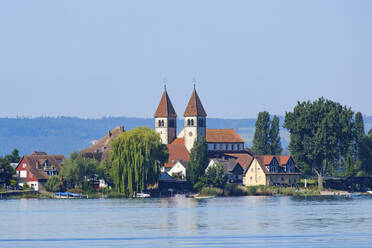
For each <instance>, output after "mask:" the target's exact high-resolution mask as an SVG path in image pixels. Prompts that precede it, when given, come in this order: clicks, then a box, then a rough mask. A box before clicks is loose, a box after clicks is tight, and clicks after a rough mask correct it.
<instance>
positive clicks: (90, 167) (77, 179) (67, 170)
mask: <svg viewBox="0 0 372 248" xmlns="http://www.w3.org/2000/svg"><path fill="white" fill-rule="evenodd" d="M96 175H98V162H97V160H95V159H91V158H85V157H83V156H82V155H81V154H79V153H77V152H72V153H71V154H70V157H69V158H68V159H65V160H64V161H63V162H62V170H61V172H60V176H61V177H62V179H63V181H64V182H65V183H66V187H67V188H76V187H80V188H84V190H88V189H86V185H87V182H90V181H91V179H93V178H94V177H95V176H96ZM83 186H84V187H83Z"/></svg>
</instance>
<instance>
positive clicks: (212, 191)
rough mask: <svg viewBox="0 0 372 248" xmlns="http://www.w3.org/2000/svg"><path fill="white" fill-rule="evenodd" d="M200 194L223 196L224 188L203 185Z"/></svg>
mask: <svg viewBox="0 0 372 248" xmlns="http://www.w3.org/2000/svg"><path fill="white" fill-rule="evenodd" d="M200 195H203V196H223V190H222V189H220V188H216V187H210V186H207V187H203V188H202V189H201V190H200Z"/></svg>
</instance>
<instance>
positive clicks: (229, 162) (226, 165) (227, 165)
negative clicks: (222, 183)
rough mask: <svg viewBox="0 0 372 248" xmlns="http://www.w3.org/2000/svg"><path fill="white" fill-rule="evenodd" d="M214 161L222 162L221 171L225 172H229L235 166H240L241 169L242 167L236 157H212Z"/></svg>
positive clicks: (216, 162)
mask: <svg viewBox="0 0 372 248" xmlns="http://www.w3.org/2000/svg"><path fill="white" fill-rule="evenodd" d="M212 160H213V161H214V163H215V164H216V165H217V164H222V165H223V171H224V173H225V174H229V173H231V172H232V171H233V170H234V169H235V167H236V166H240V167H241V168H242V169H243V171H244V168H243V167H242V166H241V165H240V163H239V162H238V161H237V160H236V159H233V158H232V159H219V158H213V159H212Z"/></svg>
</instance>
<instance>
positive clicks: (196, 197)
mask: <svg viewBox="0 0 372 248" xmlns="http://www.w3.org/2000/svg"><path fill="white" fill-rule="evenodd" d="M194 198H195V199H199V200H202V199H212V198H215V196H211V195H206V196H202V195H198V196H194Z"/></svg>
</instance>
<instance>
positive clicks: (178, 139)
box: [172, 138, 185, 145]
mask: <svg viewBox="0 0 372 248" xmlns="http://www.w3.org/2000/svg"><path fill="white" fill-rule="evenodd" d="M174 144H178V145H184V144H185V139H184V138H177V139H175V140H173V142H172V145H174Z"/></svg>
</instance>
